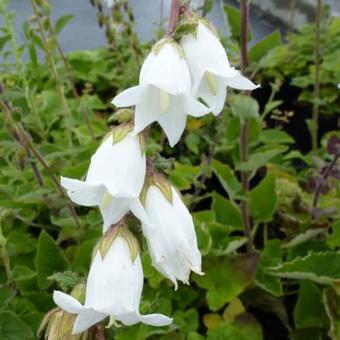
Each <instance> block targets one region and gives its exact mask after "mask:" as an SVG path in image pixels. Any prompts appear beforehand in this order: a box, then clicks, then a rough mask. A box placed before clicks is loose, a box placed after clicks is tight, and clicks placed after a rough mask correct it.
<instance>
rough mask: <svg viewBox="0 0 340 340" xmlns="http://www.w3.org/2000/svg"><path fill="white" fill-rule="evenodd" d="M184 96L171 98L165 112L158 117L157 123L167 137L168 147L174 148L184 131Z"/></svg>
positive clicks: (185, 117)
mask: <svg viewBox="0 0 340 340" xmlns="http://www.w3.org/2000/svg"><path fill="white" fill-rule="evenodd" d="M185 98H186V97H185V96H171V98H170V106H169V110H168V111H167V112H162V113H161V114H160V115H159V116H158V119H157V120H158V122H159V124H160V126H161V127H162V129H163V130H164V132H165V134H166V136H167V137H168V140H169V144H170V146H174V145H175V144H176V143H177V142H178V141H179V139H180V137H181V136H182V134H183V131H184V130H185V125H186V121H187V114H186V113H185V111H184V105H185Z"/></svg>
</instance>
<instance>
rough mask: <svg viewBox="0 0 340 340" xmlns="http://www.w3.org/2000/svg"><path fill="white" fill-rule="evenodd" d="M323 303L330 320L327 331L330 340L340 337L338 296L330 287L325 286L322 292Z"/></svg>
mask: <svg viewBox="0 0 340 340" xmlns="http://www.w3.org/2000/svg"><path fill="white" fill-rule="evenodd" d="M323 303H324V306H325V309H326V313H327V316H328V319H329V322H330V329H329V332H328V335H329V337H330V338H331V339H332V340H338V339H340V313H339V311H340V298H339V295H337V294H336V293H335V291H334V289H332V288H327V289H325V290H324V292H323Z"/></svg>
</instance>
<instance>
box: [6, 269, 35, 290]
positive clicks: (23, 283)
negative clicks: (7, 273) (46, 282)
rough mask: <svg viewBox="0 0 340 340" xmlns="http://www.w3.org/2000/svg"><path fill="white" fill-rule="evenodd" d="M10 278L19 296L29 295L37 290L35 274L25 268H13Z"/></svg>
mask: <svg viewBox="0 0 340 340" xmlns="http://www.w3.org/2000/svg"><path fill="white" fill-rule="evenodd" d="M12 278H13V280H14V282H15V284H16V287H17V288H18V290H19V291H20V293H21V294H23V295H25V294H29V293H31V292H32V291H34V290H37V283H36V273H35V272H34V271H32V270H31V269H29V268H27V267H25V266H15V267H14V268H13V271H12Z"/></svg>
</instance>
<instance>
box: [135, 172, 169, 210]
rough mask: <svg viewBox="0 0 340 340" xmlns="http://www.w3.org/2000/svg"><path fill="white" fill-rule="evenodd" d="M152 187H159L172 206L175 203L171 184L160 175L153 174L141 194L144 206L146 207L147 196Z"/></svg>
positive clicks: (145, 183)
mask: <svg viewBox="0 0 340 340" xmlns="http://www.w3.org/2000/svg"><path fill="white" fill-rule="evenodd" d="M152 185H153V186H155V187H157V188H158V189H159V190H160V191H161V192H162V194H163V195H164V197H165V198H166V200H167V201H168V202H169V203H170V204H172V203H173V195H172V188H171V184H170V182H169V181H168V180H167V179H166V178H165V177H164V176H163V175H161V174H160V173H155V172H152V173H151V174H148V176H147V177H146V179H145V182H144V187H143V189H142V192H141V194H140V201H141V203H142V204H143V206H145V202H146V195H147V192H148V190H149V188H150V187H151V186H152Z"/></svg>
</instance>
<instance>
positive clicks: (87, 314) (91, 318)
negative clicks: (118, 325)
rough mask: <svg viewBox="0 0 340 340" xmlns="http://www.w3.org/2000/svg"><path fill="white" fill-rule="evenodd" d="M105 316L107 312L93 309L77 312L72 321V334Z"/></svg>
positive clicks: (85, 328) (82, 330) (80, 331)
mask: <svg viewBox="0 0 340 340" xmlns="http://www.w3.org/2000/svg"><path fill="white" fill-rule="evenodd" d="M107 316H108V315H107V314H103V313H99V312H96V311H95V310H93V309H85V310H83V311H82V312H80V313H79V315H78V316H77V318H76V320H75V322H74V325H73V329H72V335H74V334H79V333H82V332H84V331H86V330H87V329H89V328H90V327H92V326H93V325H95V324H96V323H98V322H100V321H102V320H103V319H105V318H106V317H107Z"/></svg>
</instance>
